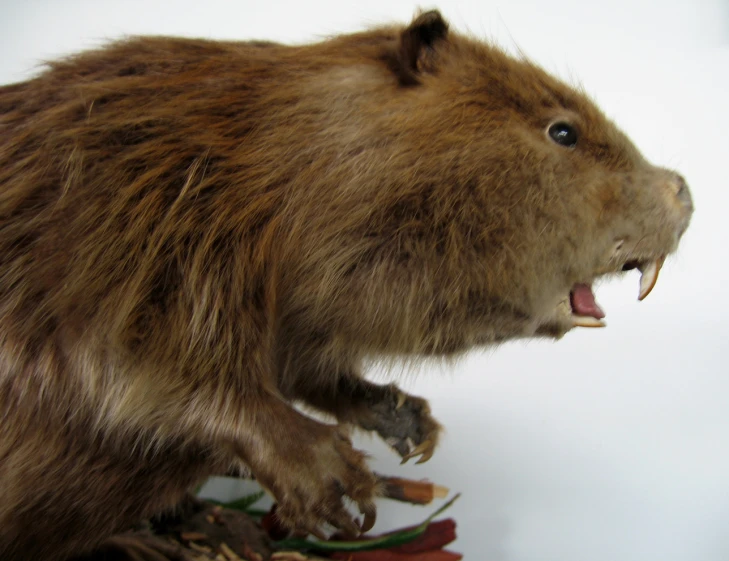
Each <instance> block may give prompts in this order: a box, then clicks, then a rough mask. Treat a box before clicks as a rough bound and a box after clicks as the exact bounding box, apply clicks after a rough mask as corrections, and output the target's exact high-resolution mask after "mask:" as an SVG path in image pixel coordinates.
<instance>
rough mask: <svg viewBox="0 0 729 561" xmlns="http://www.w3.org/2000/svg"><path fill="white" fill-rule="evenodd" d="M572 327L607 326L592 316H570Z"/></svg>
mask: <svg viewBox="0 0 729 561" xmlns="http://www.w3.org/2000/svg"><path fill="white" fill-rule="evenodd" d="M572 325H574V326H575V327H605V326H606V325H607V324H606V323H605V322H604V321H603V320H601V319H597V318H594V317H592V316H578V315H573V316H572Z"/></svg>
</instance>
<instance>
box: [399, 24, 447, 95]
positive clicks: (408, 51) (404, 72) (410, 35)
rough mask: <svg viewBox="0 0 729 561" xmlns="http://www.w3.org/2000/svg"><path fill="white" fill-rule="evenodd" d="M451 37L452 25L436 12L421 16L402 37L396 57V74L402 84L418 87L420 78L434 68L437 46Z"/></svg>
mask: <svg viewBox="0 0 729 561" xmlns="http://www.w3.org/2000/svg"><path fill="white" fill-rule="evenodd" d="M447 35H448V24H447V23H446V21H445V20H444V19H443V16H441V15H440V12H439V11H437V10H433V11H430V12H424V13H422V14H420V15H419V16H417V17H416V18H415V19H414V20H413V22H412V23H411V24H410V25H409V26H408V27H407V28H406V29H405V31H403V32H402V34H401V35H400V42H399V44H398V50H397V55H396V64H397V67H396V73H397V76H398V79H399V80H400V84H401V85H403V86H414V85H416V84H419V83H420V75H421V74H423V73H424V72H432V71H433V70H434V69H435V68H434V63H435V61H434V56H433V55H434V54H435V45H436V43H438V42H439V41H442V40H444V39H445V38H446V36H447Z"/></svg>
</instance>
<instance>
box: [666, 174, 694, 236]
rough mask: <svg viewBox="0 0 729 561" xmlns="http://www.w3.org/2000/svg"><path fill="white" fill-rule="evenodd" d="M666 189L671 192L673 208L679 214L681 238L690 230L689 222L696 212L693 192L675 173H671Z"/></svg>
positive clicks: (681, 177)
mask: <svg viewBox="0 0 729 561" xmlns="http://www.w3.org/2000/svg"><path fill="white" fill-rule="evenodd" d="M666 187H667V190H668V192H669V197H670V199H671V203H672V206H673V207H674V208H675V210H676V212H677V213H678V214H679V217H680V218H679V237H680V236H682V235H683V233H684V232H685V231H686V228H688V225H689V220H690V219H691V215H692V214H693V212H694V203H693V200H692V198H691V191H690V190H689V187H688V183H686V180H685V179H684V178H683V176H681V175H679V174H678V173H675V172H669V175H668V178H667V180H666Z"/></svg>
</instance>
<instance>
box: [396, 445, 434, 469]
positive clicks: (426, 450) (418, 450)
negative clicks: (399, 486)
mask: <svg viewBox="0 0 729 561" xmlns="http://www.w3.org/2000/svg"><path fill="white" fill-rule="evenodd" d="M433 452H434V446H433V443H432V442H431V441H430V440H424V441H423V442H421V443H420V444H418V445H417V446H416V447H415V448H414V449H413V450H412V451H411V452H410V453H409V454H406V455H405V456H403V458H402V461H401V462H400V465H402V464H404V463H406V462H407V461H408V460H410V459H411V458H414V457H415V456H419V455H421V454H422V457H421V458H420V459H419V460H418V461H417V462H415V463H416V464H422V463H424V462H427V461H428V460H429V459H430V458H432V457H433Z"/></svg>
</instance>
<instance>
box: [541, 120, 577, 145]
mask: <svg viewBox="0 0 729 561" xmlns="http://www.w3.org/2000/svg"><path fill="white" fill-rule="evenodd" d="M547 133H548V134H549V137H550V138H551V139H552V140H554V141H555V142H556V143H557V144H561V145H562V146H566V147H567V148H574V146H575V144H577V131H576V130H575V128H574V127H573V126H572V125H568V124H567V123H553V124H551V125H549V129H547Z"/></svg>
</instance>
